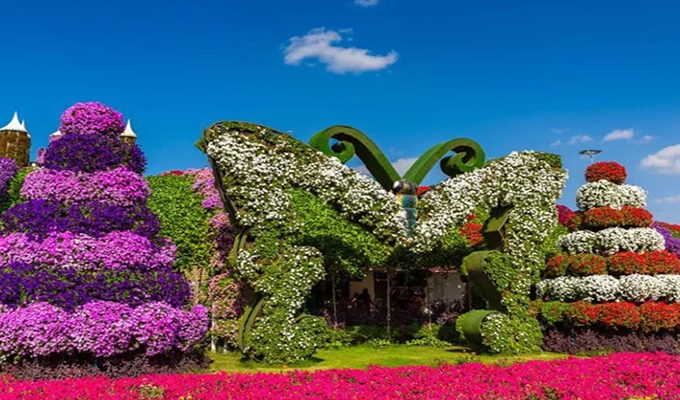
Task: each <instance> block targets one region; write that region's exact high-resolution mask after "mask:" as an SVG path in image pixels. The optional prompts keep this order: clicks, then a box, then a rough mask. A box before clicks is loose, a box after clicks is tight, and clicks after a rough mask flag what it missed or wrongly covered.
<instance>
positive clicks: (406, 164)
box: [392, 157, 418, 176]
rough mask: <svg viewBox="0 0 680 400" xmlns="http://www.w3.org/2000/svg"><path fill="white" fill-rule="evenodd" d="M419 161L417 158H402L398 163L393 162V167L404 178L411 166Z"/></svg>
mask: <svg viewBox="0 0 680 400" xmlns="http://www.w3.org/2000/svg"><path fill="white" fill-rule="evenodd" d="M417 160H418V158H417V157H411V158H400V159H398V160H396V161H392V166H393V167H394V169H396V170H397V173H399V175H401V176H404V174H405V173H406V171H408V169H409V168H411V165H413V164H414V163H415V162H416V161H417Z"/></svg>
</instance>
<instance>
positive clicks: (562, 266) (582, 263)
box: [545, 254, 607, 277]
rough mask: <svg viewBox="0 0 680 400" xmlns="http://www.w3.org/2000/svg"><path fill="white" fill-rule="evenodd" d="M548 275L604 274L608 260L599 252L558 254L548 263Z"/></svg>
mask: <svg viewBox="0 0 680 400" xmlns="http://www.w3.org/2000/svg"><path fill="white" fill-rule="evenodd" d="M546 265H547V266H546V271H545V274H546V276H547V277H556V276H564V275H576V276H586V275H604V274H606V273H607V260H606V259H605V258H604V257H602V256H599V255H597V254H579V255H575V256H569V255H564V254H558V255H556V256H553V257H552V258H551V259H550V260H548V262H547V263H546Z"/></svg>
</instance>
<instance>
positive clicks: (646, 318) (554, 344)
mask: <svg viewBox="0 0 680 400" xmlns="http://www.w3.org/2000/svg"><path fill="white" fill-rule="evenodd" d="M585 175H586V181H587V183H585V184H584V185H583V186H582V187H581V188H580V189H579V190H578V192H577V195H576V202H577V205H578V207H579V209H578V211H577V212H573V211H571V210H569V209H568V208H566V207H564V206H560V208H559V210H558V212H559V215H560V222H561V223H562V225H563V226H565V227H566V228H567V230H568V231H569V233H567V234H564V235H562V236H560V238H559V239H558V246H559V247H560V248H561V250H562V254H558V255H555V256H553V257H552V258H551V259H549V260H548V261H547V266H546V269H545V272H544V275H543V280H542V281H540V282H539V283H538V284H537V285H536V296H537V300H536V301H535V303H534V304H535V306H536V312H537V313H538V314H539V317H540V320H541V322H542V323H543V326H544V328H545V330H546V332H545V338H544V348H545V349H546V350H549V351H558V352H572V353H576V352H582V351H599V350H613V351H667V352H672V353H676V352H678V351H679V350H680V341H679V340H678V335H677V332H678V328H679V327H680V275H678V274H680V260H678V257H677V255H676V254H675V253H673V252H669V251H667V249H666V242H665V240H664V236H662V235H661V234H660V233H659V232H657V230H655V229H654V228H652V226H653V217H652V214H651V213H650V212H649V211H647V209H646V195H647V193H646V192H645V191H644V190H643V189H642V188H640V187H637V186H631V185H626V184H625V180H626V169H625V168H624V167H623V166H622V165H620V164H618V163H615V162H600V163H596V164H592V165H591V166H590V167H588V169H587V171H586V174H585Z"/></svg>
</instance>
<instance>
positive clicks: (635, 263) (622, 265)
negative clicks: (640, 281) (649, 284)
mask: <svg viewBox="0 0 680 400" xmlns="http://www.w3.org/2000/svg"><path fill="white" fill-rule="evenodd" d="M607 265H608V267H609V272H611V273H612V274H622V275H630V274H645V273H647V256H646V255H644V254H639V253H633V252H629V251H626V252H621V253H616V254H614V255H613V256H611V257H609V258H607Z"/></svg>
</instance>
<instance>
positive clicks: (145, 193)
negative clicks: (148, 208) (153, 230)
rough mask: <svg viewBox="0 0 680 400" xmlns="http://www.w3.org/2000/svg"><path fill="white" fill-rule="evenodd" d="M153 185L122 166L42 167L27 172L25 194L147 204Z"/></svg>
mask: <svg viewBox="0 0 680 400" xmlns="http://www.w3.org/2000/svg"><path fill="white" fill-rule="evenodd" d="M149 194H150V192H149V185H148V184H147V183H146V181H145V180H144V178H143V177H142V176H141V175H139V174H137V173H135V172H133V171H130V170H129V169H127V167H119V168H116V169H112V170H109V171H101V172H94V173H84V172H73V171H68V170H63V171H56V170H51V169H38V170H35V171H33V172H31V173H30V174H28V175H27V176H26V180H25V181H24V186H23V187H22V188H21V195H22V196H24V197H25V198H27V199H29V200H32V199H44V200H56V201H60V202H63V203H65V204H74V203H78V202H89V201H95V200H96V201H99V202H102V203H106V204H112V205H118V206H134V205H141V204H146V201H147V200H148V198H149Z"/></svg>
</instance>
